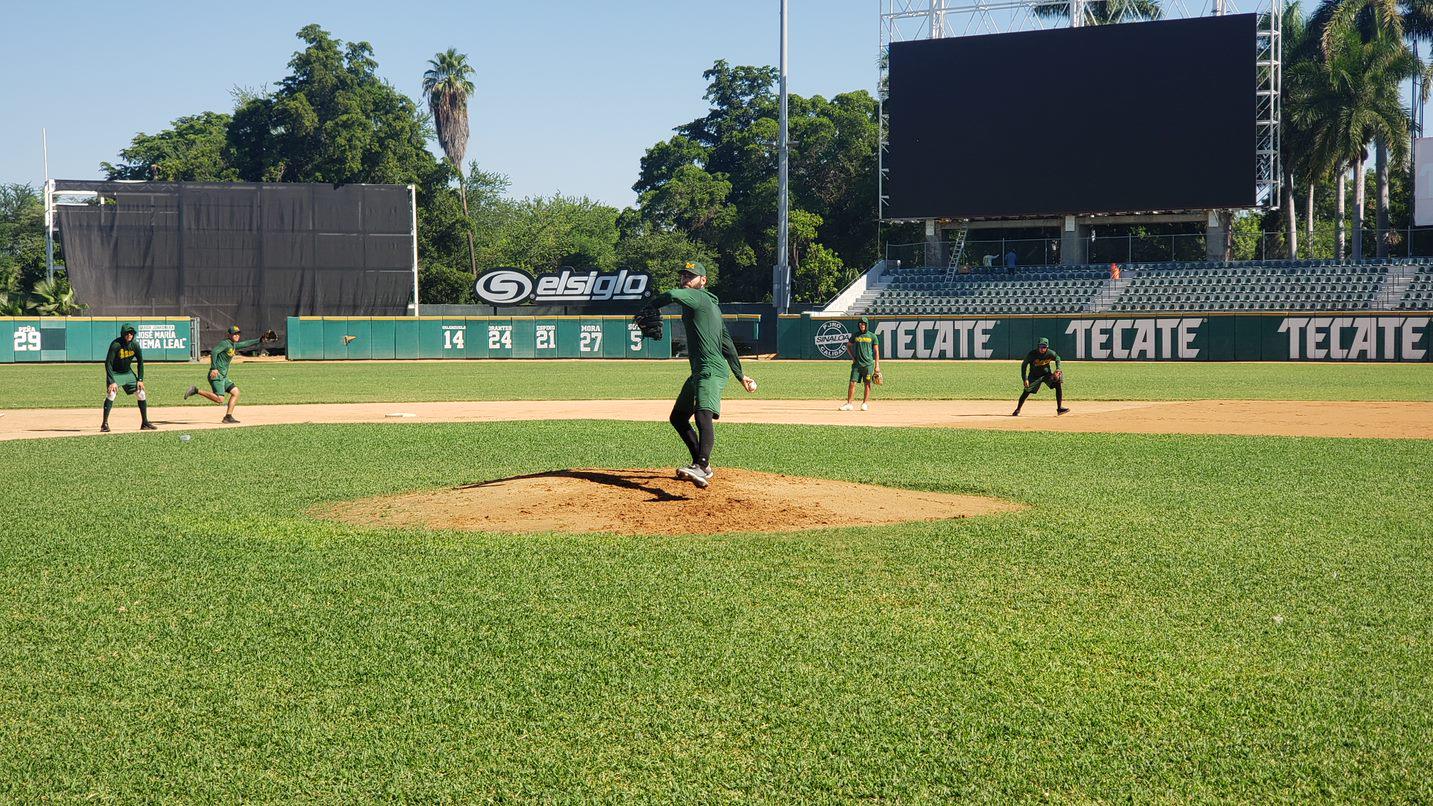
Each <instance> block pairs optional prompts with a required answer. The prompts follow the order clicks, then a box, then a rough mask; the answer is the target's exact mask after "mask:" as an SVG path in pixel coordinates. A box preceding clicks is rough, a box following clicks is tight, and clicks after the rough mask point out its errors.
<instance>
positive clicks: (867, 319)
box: [861, 316, 871, 327]
mask: <svg viewBox="0 0 1433 806" xmlns="http://www.w3.org/2000/svg"><path fill="white" fill-rule="evenodd" d="M861 324H863V325H865V326H866V327H870V326H871V318H870V317H869V316H863V317H861Z"/></svg>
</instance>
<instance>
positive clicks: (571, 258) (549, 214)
mask: <svg viewBox="0 0 1433 806" xmlns="http://www.w3.org/2000/svg"><path fill="white" fill-rule="evenodd" d="M493 211H494V213H495V216H494V217H495V219H496V227H495V229H494V230H493V231H491V232H489V233H486V234H485V237H484V238H483V243H482V244H481V245H480V248H479V252H478V257H479V261H480V262H481V263H482V265H484V266H515V267H517V268H520V269H526V270H527V271H529V272H533V273H538V272H544V271H554V270H556V269H559V268H562V267H563V266H571V267H573V268H595V269H610V268H613V267H614V266H615V265H616V262H617V208H615V207H611V206H608V205H605V204H601V203H600V202H595V201H592V200H591V199H588V198H586V197H581V198H578V197H571V196H561V195H553V196H551V197H533V198H528V199H522V200H520V201H502V202H499V203H498V204H497V205H495V207H494V208H493Z"/></svg>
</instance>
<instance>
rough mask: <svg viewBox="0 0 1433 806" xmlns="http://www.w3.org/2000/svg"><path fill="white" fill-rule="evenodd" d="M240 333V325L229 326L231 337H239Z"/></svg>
mask: <svg viewBox="0 0 1433 806" xmlns="http://www.w3.org/2000/svg"><path fill="white" fill-rule="evenodd" d="M239 332H240V331H239V326H238V325H229V335H230V336H237V335H238V334H239Z"/></svg>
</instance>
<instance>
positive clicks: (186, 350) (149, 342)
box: [0, 316, 199, 364]
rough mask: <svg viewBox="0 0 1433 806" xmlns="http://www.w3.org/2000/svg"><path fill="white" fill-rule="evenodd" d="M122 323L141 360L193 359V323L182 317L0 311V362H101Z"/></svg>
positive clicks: (195, 353) (195, 348)
mask: <svg viewBox="0 0 1433 806" xmlns="http://www.w3.org/2000/svg"><path fill="white" fill-rule="evenodd" d="M125 322H129V323H130V324H133V325H134V327H135V330H136V331H138V332H137V333H136V334H135V335H136V337H137V338H138V340H139V346H140V350H141V351H143V353H144V360H145V361H193V360H195V359H197V358H198V357H199V345H198V344H196V343H195V342H194V334H195V333H197V332H198V330H199V326H198V322H196V321H195V320H193V319H190V318H188V317H178V316H175V317H164V316H159V317H155V316H151V317H133V318H126V317H116V316H33V317H31V316H0V364H25V363H58V362H61V361H68V362H89V361H103V360H104V357H105V353H106V352H107V351H108V350H109V343H110V342H111V341H114V339H115V337H116V336H118V335H119V329H120V326H121V325H123V324H124V323H125Z"/></svg>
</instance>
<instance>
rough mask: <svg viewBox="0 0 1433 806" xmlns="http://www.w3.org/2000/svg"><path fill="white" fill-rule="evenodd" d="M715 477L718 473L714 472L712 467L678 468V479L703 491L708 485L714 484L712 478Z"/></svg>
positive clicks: (693, 466)
mask: <svg viewBox="0 0 1433 806" xmlns="http://www.w3.org/2000/svg"><path fill="white" fill-rule="evenodd" d="M715 476H716V473H715V472H713V471H712V469H711V468H710V467H697V466H696V465H687V466H685V467H679V468H677V478H679V479H685V480H687V481H690V482H691V483H693V484H695V485H697V486H698V487H701V488H703V489H705V488H706V486H707V485H708V484H711V483H712V478H713V477H715Z"/></svg>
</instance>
